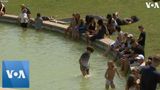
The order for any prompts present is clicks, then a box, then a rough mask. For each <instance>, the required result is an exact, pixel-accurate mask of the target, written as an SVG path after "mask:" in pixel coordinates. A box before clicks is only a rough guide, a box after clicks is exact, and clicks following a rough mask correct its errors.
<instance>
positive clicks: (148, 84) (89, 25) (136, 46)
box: [0, 2, 160, 90]
mask: <svg viewBox="0 0 160 90" xmlns="http://www.w3.org/2000/svg"><path fill="white" fill-rule="evenodd" d="M5 12H6V11H5V6H4V4H3V3H2V2H0V16H3V15H4V14H5ZM45 19H47V20H51V19H52V18H48V17H43V16H41V14H40V13H37V17H36V18H35V20H34V21H33V20H31V12H30V10H29V8H27V7H26V6H25V5H24V4H22V5H21V13H20V15H19V17H18V20H19V22H20V25H21V27H22V28H23V29H24V30H26V29H27V27H28V24H30V23H32V24H33V23H34V27H35V28H36V29H37V30H41V29H42V28H43V27H42V26H43V21H44V20H45ZM138 20H139V18H137V17H136V16H131V17H130V18H125V19H121V18H120V17H119V13H118V12H115V13H113V14H108V15H107V16H106V19H105V20H104V19H102V18H100V19H96V18H95V17H94V16H92V15H86V17H85V20H83V18H81V16H80V14H79V13H74V14H72V19H71V22H70V25H69V26H68V28H67V29H66V30H65V35H66V36H67V35H68V36H70V37H72V38H74V39H76V40H77V39H79V38H80V37H81V36H84V37H86V41H87V44H88V45H89V46H88V47H87V48H86V51H85V52H84V53H83V54H82V55H81V57H80V59H79V64H80V70H81V72H82V75H83V76H84V77H86V78H87V77H89V59H90V54H91V53H93V52H94V49H93V47H92V46H91V45H92V42H94V41H95V40H99V39H103V38H105V37H106V36H107V37H108V38H109V37H110V36H111V35H113V34H115V33H118V36H117V38H116V40H115V42H114V43H112V44H111V45H110V47H109V48H108V49H107V50H106V51H105V55H106V56H107V55H108V54H109V53H110V52H111V51H113V52H114V53H115V54H116V56H115V57H116V59H117V61H118V62H119V64H120V65H121V71H122V72H123V73H124V74H125V75H127V74H128V73H129V72H130V74H129V76H128V78H127V82H126V90H156V87H157V83H159V82H160V74H159V73H158V72H157V71H156V67H157V66H158V65H159V64H160V56H158V55H155V56H150V57H148V59H147V60H145V51H144V49H145V41H146V32H145V28H144V27H143V26H142V25H140V26H138V29H139V31H140V35H139V37H138V39H136V38H135V37H134V35H133V34H130V33H128V32H123V31H122V30H121V25H128V24H131V23H134V22H137V21H138ZM114 62H115V60H113V61H108V68H107V70H106V73H105V78H106V85H105V86H106V89H108V88H109V87H110V86H111V88H115V84H114V76H115V74H116V73H117V74H118V76H119V77H120V75H119V73H118V70H117V69H116V67H115V64H114Z"/></svg>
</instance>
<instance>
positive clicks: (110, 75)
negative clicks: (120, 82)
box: [105, 61, 120, 90]
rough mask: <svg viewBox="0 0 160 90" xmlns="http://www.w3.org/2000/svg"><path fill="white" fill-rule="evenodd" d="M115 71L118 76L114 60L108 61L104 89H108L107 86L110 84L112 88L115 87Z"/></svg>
mask: <svg viewBox="0 0 160 90" xmlns="http://www.w3.org/2000/svg"><path fill="white" fill-rule="evenodd" d="M115 73H117V75H118V76H119V77H120V75H119V73H118V71H117V69H116V67H115V66H114V62H113V61H108V68H107V71H106V73H105V78H106V86H105V87H106V90H108V89H109V86H111V88H112V89H114V88H115V85H114V82H113V79H114V76H115Z"/></svg>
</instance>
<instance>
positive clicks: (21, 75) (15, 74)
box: [6, 70, 26, 79]
mask: <svg viewBox="0 0 160 90" xmlns="http://www.w3.org/2000/svg"><path fill="white" fill-rule="evenodd" d="M6 73H7V76H8V78H9V79H12V78H18V79H20V78H21V79H25V78H26V76H25V74H24V71H23V70H19V71H18V72H16V71H15V70H6Z"/></svg>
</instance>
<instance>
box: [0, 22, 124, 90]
mask: <svg viewBox="0 0 160 90" xmlns="http://www.w3.org/2000/svg"><path fill="white" fill-rule="evenodd" d="M85 46H86V45H85V43H83V42H74V41H72V40H69V39H66V38H64V37H63V36H62V35H61V34H58V33H54V32H48V31H41V32H37V31H35V30H33V29H28V30H27V31H25V32H24V31H23V30H22V29H21V28H20V27H17V26H15V25H10V24H0V60H1V61H2V60H5V59H7V60H8V59H13V60H14V59H18V60H24V59H25V60H26V59H27V60H29V62H30V88H29V89H23V90H105V88H104V85H105V79H104V74H105V70H106V62H107V61H108V60H109V59H107V58H105V57H103V56H102V52H101V51H100V50H98V51H97V50H96V51H95V52H94V53H93V54H92V55H91V58H90V65H91V67H90V68H91V77H90V78H88V79H84V78H83V77H82V76H81V73H80V70H79V64H78V59H79V57H80V55H81V54H82V53H83V52H84V49H85ZM0 73H1V72H0ZM114 81H115V84H116V88H117V89H116V90H124V85H125V79H124V78H121V79H119V78H118V77H117V76H116V77H115V79H114ZM0 85H1V82H0ZM19 90H22V89H19Z"/></svg>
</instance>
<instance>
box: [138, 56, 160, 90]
mask: <svg viewBox="0 0 160 90" xmlns="http://www.w3.org/2000/svg"><path fill="white" fill-rule="evenodd" d="M159 64H160V56H158V55H157V56H153V57H152V64H151V65H150V66H148V67H145V68H142V70H141V72H140V73H141V80H140V90H156V87H157V84H158V83H160V73H158V72H157V71H156V67H158V66H159Z"/></svg>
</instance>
